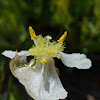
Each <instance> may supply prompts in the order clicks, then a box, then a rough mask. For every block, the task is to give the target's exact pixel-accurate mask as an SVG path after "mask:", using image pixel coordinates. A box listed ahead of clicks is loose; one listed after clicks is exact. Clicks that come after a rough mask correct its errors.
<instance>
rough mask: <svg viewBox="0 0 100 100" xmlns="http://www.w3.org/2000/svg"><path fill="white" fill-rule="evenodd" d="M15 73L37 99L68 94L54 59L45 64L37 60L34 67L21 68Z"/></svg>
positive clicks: (61, 96) (55, 98) (47, 98)
mask: <svg viewBox="0 0 100 100" xmlns="http://www.w3.org/2000/svg"><path fill="white" fill-rule="evenodd" d="M15 73H16V74H17V76H18V79H19V81H20V82H21V83H22V84H23V85H24V86H25V88H26V90H27V92H28V93H29V95H30V96H31V97H32V98H34V99H35V100H58V99H64V98H65V97H66V96H67V92H66V91H65V89H64V88H63V86H62V84H61V82H60V79H59V77H58V75H57V73H56V70H55V66H54V64H53V60H49V61H47V63H45V64H40V61H39V60H37V61H36V66H35V67H34V68H32V67H27V68H19V69H17V70H16V71H15Z"/></svg>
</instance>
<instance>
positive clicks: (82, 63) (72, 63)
mask: <svg viewBox="0 0 100 100" xmlns="http://www.w3.org/2000/svg"><path fill="white" fill-rule="evenodd" d="M59 53H60V55H61V56H62V57H61V61H62V62H63V63H64V65H65V66H68V67H76V68H78V69H88V68H90V67H91V60H90V59H88V58H87V57H86V55H84V54H80V53H73V54H65V53H63V52H61V51H59Z"/></svg>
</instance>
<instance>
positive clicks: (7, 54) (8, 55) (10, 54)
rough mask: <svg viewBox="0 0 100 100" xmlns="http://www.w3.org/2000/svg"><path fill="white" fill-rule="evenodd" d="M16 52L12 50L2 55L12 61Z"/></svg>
mask: <svg viewBox="0 0 100 100" xmlns="http://www.w3.org/2000/svg"><path fill="white" fill-rule="evenodd" d="M15 53H16V51H11V50H5V51H4V52H3V53H1V54H2V55H4V56H6V57H8V58H10V59H12V58H14V56H15Z"/></svg>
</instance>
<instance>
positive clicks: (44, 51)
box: [29, 27, 67, 63]
mask: <svg viewBox="0 0 100 100" xmlns="http://www.w3.org/2000/svg"><path fill="white" fill-rule="evenodd" d="M31 28H32V27H30V28H29V29H30V30H31V31H30V34H31V32H32V31H33V29H31ZM32 33H33V32H32ZM34 33H35V32H34ZM34 33H33V34H34ZM66 35H67V32H65V33H64V35H62V37H61V38H60V39H59V40H58V42H56V41H53V42H50V39H51V37H50V36H47V37H42V35H38V36H36V43H35V45H33V46H32V47H31V48H30V49H29V53H30V54H32V55H33V56H34V57H35V58H36V59H42V60H40V63H46V62H47V59H49V58H54V57H57V58H58V59H59V58H60V57H61V55H60V54H59V53H58V51H63V50H64V48H65V47H64V43H63V41H64V39H65V37H66ZM31 38H32V39H34V38H33V35H31ZM43 59H46V60H43Z"/></svg>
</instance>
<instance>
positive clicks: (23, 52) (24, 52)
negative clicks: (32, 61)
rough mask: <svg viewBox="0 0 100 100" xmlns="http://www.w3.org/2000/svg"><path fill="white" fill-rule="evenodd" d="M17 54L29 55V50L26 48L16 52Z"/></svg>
mask: <svg viewBox="0 0 100 100" xmlns="http://www.w3.org/2000/svg"><path fill="white" fill-rule="evenodd" d="M18 55H19V56H22V55H25V56H30V54H29V51H26V50H23V51H20V52H18Z"/></svg>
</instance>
